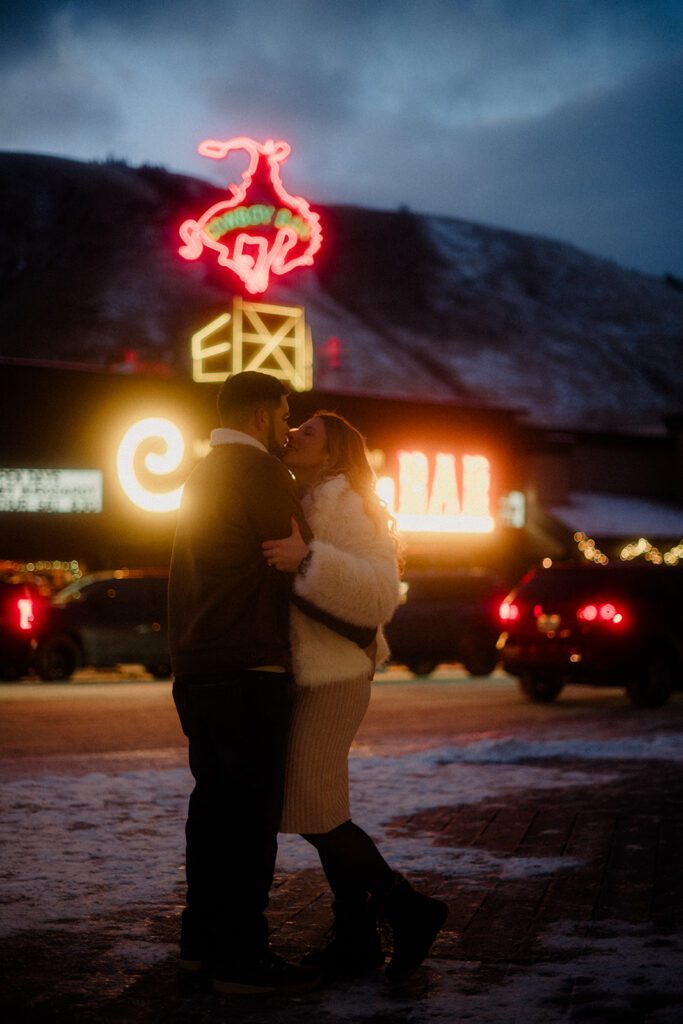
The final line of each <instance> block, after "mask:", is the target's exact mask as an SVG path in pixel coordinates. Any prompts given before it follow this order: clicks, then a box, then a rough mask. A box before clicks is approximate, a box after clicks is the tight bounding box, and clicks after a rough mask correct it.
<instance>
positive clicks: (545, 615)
mask: <svg viewBox="0 0 683 1024" xmlns="http://www.w3.org/2000/svg"><path fill="white" fill-rule="evenodd" d="M500 620H501V624H502V626H503V628H504V630H505V632H504V633H503V634H502V635H501V637H500V639H499V642H498V646H499V649H500V654H501V658H502V664H503V668H505V669H506V670H507V671H508V672H511V673H512V674H513V675H516V676H518V677H519V685H520V688H521V690H522V692H523V693H524V694H525V695H526V696H527V697H528V698H529V699H530V700H532V701H537V702H541V703H546V702H549V701H552V700H554V699H555V697H557V695H558V694H559V693H560V691H561V690H562V687H563V686H564V685H565V683H568V682H571V683H587V684H589V685H593V686H624V687H625V688H626V692H627V693H628V696H629V698H630V700H631V702H632V703H633V704H634V705H635V706H636V707H641V708H642V707H650V708H652V707H660V706H661V705H663V704H665V703H666V701H667V700H668V699H669V697H670V695H671V693H672V691H673V690H674V689H677V688H681V687H683V567H682V568H679V567H673V566H654V565H647V564H645V565H643V564H638V565H634V564H626V565H615V566H597V565H586V566H577V565H571V566H568V565H562V566H553V567H552V568H550V569H534V570H532V571H531V572H529V573H528V574H527V575H526V576H525V577H524V579H523V580H522V581H521V582H520V583H519V585H518V586H517V587H515V589H514V590H513V591H512V592H511V593H510V594H509V595H508V596H507V597H506V599H505V600H504V601H503V603H502V604H501V606H500Z"/></svg>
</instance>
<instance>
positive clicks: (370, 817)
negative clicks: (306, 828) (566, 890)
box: [0, 733, 683, 935]
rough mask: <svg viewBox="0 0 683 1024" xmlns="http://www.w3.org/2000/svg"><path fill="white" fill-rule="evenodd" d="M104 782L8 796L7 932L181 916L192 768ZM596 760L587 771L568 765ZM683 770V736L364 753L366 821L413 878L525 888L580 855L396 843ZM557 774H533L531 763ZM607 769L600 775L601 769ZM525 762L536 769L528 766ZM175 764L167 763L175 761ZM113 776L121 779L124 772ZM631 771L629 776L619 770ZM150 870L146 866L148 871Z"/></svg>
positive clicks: (12, 785)
mask: <svg viewBox="0 0 683 1024" xmlns="http://www.w3.org/2000/svg"><path fill="white" fill-rule="evenodd" d="M117 756H118V755H111V760H112V765H111V766H110V770H106V768H107V757H106V756H105V757H102V758H100V759H99V764H101V765H102V766H103V769H104V770H102V771H98V772H89V773H84V774H80V775H73V774H61V775H60V774H45V775H39V776H35V777H31V778H21V779H9V780H7V781H6V782H5V784H4V785H3V789H2V795H1V798H0V807H1V810H2V818H1V820H2V824H1V826H0V842H2V845H3V847H4V850H3V856H2V869H1V873H0V878H1V879H2V888H1V890H0V910H1V914H0V934H3V935H8V934H11V933H12V932H15V931H18V930H24V929H33V928H40V927H43V926H54V925H56V924H59V925H60V926H62V927H63V926H66V925H74V926H77V924H78V922H83V921H85V920H87V919H88V918H91V917H93V916H95V915H101V914H107V913H110V912H114V911H116V910H119V909H121V908H125V907H127V906H128V907H130V906H134V905H137V904H148V905H152V904H153V905H157V906H163V905H165V904H168V905H169V906H172V905H173V903H174V902H175V901H176V900H177V898H178V895H179V893H180V892H181V889H182V879H183V874H182V872H183V823H184V818H185V811H186V805H187V797H188V795H189V792H190V789H191V785H192V783H191V778H190V775H189V773H188V771H187V769H185V768H177V767H174V768H166V767H161V768H159V767H155V768H147V769H145V770H136V771H117V770H116V759H117ZM563 757H568V758H572V759H581V760H585V761H586V762H587V766H586V770H576V768H574V767H567V768H565V767H563V766H562V764H561V761H560V762H558V759H561V758H563ZM615 758H625V759H629V760H634V759H653V758H655V759H664V760H672V761H681V760H683V737H681V736H679V735H675V734H666V733H662V734H659V735H651V736H648V737H647V738H643V739H637V738H622V739H604V740H600V739H588V740H574V739H571V738H567V739H564V740H556V741H547V742H546V741H538V740H523V739H518V738H514V739H513V738H503V739H497V740H494V739H484V740H480V741H478V742H474V743H469V744H464V745H463V746H460V747H452V746H449V747H442V748H439V749H436V750H427V751H421V752H417V753H407V754H404V755H403V756H400V757H395V756H392V757H378V756H374V755H372V754H369V755H363V754H361V755H360V756H359V755H358V754H355V755H352V757H351V762H350V775H351V788H352V798H353V813H354V818H355V819H356V820H357V821H358V822H359V823H361V824H362V825H363V826H364V827H365V828H366V829H367V830H368V831H369V832H370V833H371V834H372V835H373V836H374V837H375V838H376V839H377V840H378V841H379V842H380V843H382V844H383V850H384V852H385V854H386V856H387V857H388V858H389V859H390V860H391V862H392V863H393V864H395V865H396V866H397V867H399V868H400V869H402V870H406V871H411V870H430V871H434V872H437V873H438V874H441V875H443V876H444V877H454V876H457V877H459V878H461V879H463V878H470V879H471V880H472V881H474V880H476V878H477V877H481V876H482V875H485V876H490V875H491V874H492V873H497V874H499V875H501V876H503V875H504V876H505V877H508V878H510V877H513V878H517V877H525V876H529V875H531V874H538V873H548V872H554V871H556V870H558V869H560V868H562V867H570V866H572V865H573V864H574V863H575V862H574V861H573V860H571V859H570V858H562V857H560V858H552V859H550V858H543V859H538V858H534V859H529V858H514V857H512V858H510V857H507V858H497V857H495V856H494V855H492V854H490V853H487V852H486V851H481V850H472V849H469V848H457V847H455V848H454V847H450V846H449V847H446V846H437V845H431V844H430V843H429V837H428V836H425V834H424V833H421V834H420V835H419V836H418V835H410V834H402V833H398V834H396V832H395V831H393V830H392V833H391V835H390V836H387V834H386V828H385V826H386V824H387V823H388V822H389V821H391V820H392V819H396V818H397V817H401V816H403V815H410V814H414V813H416V812H417V811H424V810H426V809H428V808H429V807H438V806H442V805H448V806H457V805H465V804H473V803H478V802H480V801H482V800H484V799H487V798H491V797H504V796H505V795H506V794H513V793H518V792H528V791H529V790H534V789H535V790H538V789H553V788H557V787H563V788H565V787H569V786H584V785H589V784H599V783H601V782H607V781H609V780H610V779H611V778H613V777H614V776H613V775H611V774H610V773H608V772H606V771H605V767H604V762H605V760H609V759H615ZM548 759H552V763H551V764H548V763H544V764H533V763H528V762H529V760H537V761H540V762H547V761H548ZM594 759H598V760H600V761H601V765H600V768H599V769H597V768H596V767H595V766H594V767H592V768H591V766H590V763H589V762H590V761H591V760H594ZM522 762H525V763H522ZM162 764H163V762H162ZM111 767H113V768H114V771H111ZM617 770H618V769H617V768H616V766H615V771H617ZM141 865H144V868H143V870H141ZM316 865H317V859H316V856H315V854H314V851H313V850H312V849H311V848H310V847H309V846H308V845H307V844H306V843H305V842H304V841H303V840H301V839H300V838H299V837H298V836H283V837H281V842H280V852H279V857H278V870H279V871H283V872H292V871H297V870H300V869H302V868H305V867H313V866H316Z"/></svg>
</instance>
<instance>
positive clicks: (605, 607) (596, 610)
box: [576, 601, 624, 626]
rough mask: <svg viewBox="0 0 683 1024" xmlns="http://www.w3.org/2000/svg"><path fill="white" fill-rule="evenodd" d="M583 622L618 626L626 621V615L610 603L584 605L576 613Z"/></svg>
mask: <svg viewBox="0 0 683 1024" xmlns="http://www.w3.org/2000/svg"><path fill="white" fill-rule="evenodd" d="M576 617H577V619H580V621H581V622H598V623H608V624H610V625H614V626H618V625H619V623H621V622H623V621H624V613H623V611H621V610H620V609H619V608H617V606H616V605H614V604H612V603H611V602H609V601H605V602H603V603H601V604H584V605H583V606H582V607H581V608H579V610H578V611H577V613H576Z"/></svg>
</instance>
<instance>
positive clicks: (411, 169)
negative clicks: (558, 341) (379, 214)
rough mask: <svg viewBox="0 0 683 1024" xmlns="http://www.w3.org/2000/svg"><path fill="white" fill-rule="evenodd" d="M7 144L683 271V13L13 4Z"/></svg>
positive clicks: (608, 3) (625, 3)
mask: <svg viewBox="0 0 683 1024" xmlns="http://www.w3.org/2000/svg"><path fill="white" fill-rule="evenodd" d="M3 9H4V13H3V14H2V15H1V16H0V18H1V19H2V44H1V50H0V54H1V60H0V97H2V100H1V102H0V140H1V142H0V144H1V145H2V148H3V149H8V150H25V151H33V152H44V153H55V154H59V155H63V156H71V157H77V158H81V159H91V158H104V157H107V156H109V155H113V156H116V157H120V158H123V159H126V160H128V161H129V162H130V163H133V164H138V163H158V164H163V165H164V166H166V167H168V168H170V169H172V170H179V171H185V172H189V173H191V174H197V175H200V176H204V177H211V178H212V179H213V180H216V181H218V182H219V183H221V184H225V176H224V166H223V168H222V167H221V165H220V164H214V163H213V161H208V160H206V159H204V158H202V157H200V156H198V155H197V154H196V146H197V143H198V142H199V141H200V140H201V139H202V138H205V137H215V138H229V137H231V136H233V135H238V134H246V135H251V136H252V137H254V138H256V139H259V140H262V139H265V138H267V137H275V138H284V139H287V140H288V141H289V142H290V143H291V145H292V147H293V153H292V156H291V157H290V160H289V163H288V164H287V166H286V167H285V171H284V173H283V177H284V180H285V184H286V185H287V187H288V188H289V190H290V191H292V192H298V193H300V194H303V195H306V196H307V198H310V199H311V200H313V201H316V200H317V201H319V202H341V203H357V204H360V205H365V206H374V207H381V208H386V209H392V208H395V207H397V206H399V205H400V204H407V205H409V206H410V207H411V209H413V210H415V211H418V212H426V213H441V214H446V215H452V216H456V217H463V218H465V219H469V220H476V221H479V222H482V223H485V224H491V225H497V226H503V227H510V228H513V229H516V230H522V231H528V232H533V233H537V234H543V235H547V236H549V237H552V238H558V239H563V240H566V241H570V242H573V243H575V244H576V245H579V246H580V247H582V248H584V249H587V250H589V251H591V252H594V253H597V254H599V255H604V256H608V257H611V258H613V259H616V260H617V261H618V262H620V263H622V264H623V265H625V266H630V267H636V268H638V269H643V270H646V271H649V272H652V273H655V274H661V273H664V272H667V271H671V272H674V273H676V274H678V275H679V276H682V277H683V244H682V241H683V203H682V201H681V192H682V190H683V189H682V185H681V182H682V181H683V159H682V157H683V99H682V97H683V0H340V2H335V0H240V2H233V0H128V2H126V0H14V2H13V3H12V2H7V3H5V4H4V5H3Z"/></svg>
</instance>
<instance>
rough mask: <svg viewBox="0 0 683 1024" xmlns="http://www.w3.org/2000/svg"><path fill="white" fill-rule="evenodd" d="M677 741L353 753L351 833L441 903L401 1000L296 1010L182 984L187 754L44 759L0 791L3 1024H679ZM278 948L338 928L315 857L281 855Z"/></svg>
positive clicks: (510, 743)
mask: <svg viewBox="0 0 683 1024" xmlns="http://www.w3.org/2000/svg"><path fill="white" fill-rule="evenodd" d="M682 763H683V737H682V736H681V735H679V734H678V733H676V732H670V731H660V732H658V733H655V734H650V735H647V736H646V737H645V738H635V737H633V736H622V737H612V738H608V739H606V738H604V737H600V736H596V737H593V738H585V737H584V738H576V739H574V738H572V737H571V736H568V737H566V738H564V739H561V740H553V741H545V742H544V741H539V740H523V739H519V738H516V739H484V740H479V741H478V742H471V743H464V744H463V745H462V746H451V747H447V748H441V749H438V750H427V751H422V752H418V753H415V752H412V753H406V754H404V755H403V756H400V757H397V756H392V757H378V756H375V755H373V754H371V753H370V752H368V751H357V752H356V753H355V755H354V756H353V757H352V762H351V775H352V792H353V795H354V816H355V818H356V820H358V822H359V823H361V824H363V825H364V827H366V828H367V829H368V831H370V832H371V833H372V834H373V835H374V836H375V837H376V838H377V839H378V840H379V841H380V843H381V847H382V851H383V853H384V854H385V856H386V857H387V859H388V860H389V861H390V862H391V863H392V864H393V865H394V866H396V867H397V868H399V869H400V870H402V871H404V872H406V873H407V874H408V875H409V876H410V877H411V879H413V880H414V881H415V882H416V883H418V884H419V885H421V886H422V887H424V888H425V889H426V890H428V891H432V892H434V893H435V894H438V895H440V896H441V897H442V898H444V899H446V900H447V901H448V902H449V904H450V906H451V914H450V917H449V921H448V924H447V927H446V929H445V930H444V932H443V933H442V935H441V936H440V937H439V939H438V940H437V943H436V944H435V946H434V949H433V951H432V956H431V958H430V960H429V961H428V964H427V967H426V969H425V970H424V971H423V972H421V974H420V975H419V977H418V978H417V979H416V981H415V984H414V985H412V987H411V990H410V991H406V992H396V993H392V992H389V991H387V989H386V988H385V986H384V983H383V980H382V975H381V973H378V974H377V976H376V977H371V978H368V979H367V980H364V981H363V982H362V983H355V984H349V985H343V986H336V987H334V988H329V989H325V990H322V991H320V992H317V993H311V994H309V995H307V996H305V997H303V996H302V997H300V998H298V999H292V1000H288V1001H277V1000H276V1001H272V1000H269V1001H265V1002H264V1001H261V1002H257V1003H254V1002H243V1001H242V1002H237V1003H226V1002H225V1001H224V1000H221V999H218V998H217V997H214V996H212V995H210V994H202V993H197V994H190V995H188V994H182V993H179V992H178V991H177V989H176V987H175V980H174V955H175V941H176V933H177V915H178V908H179V904H180V902H181V900H182V824H183V819H184V812H185V804H186V799H187V795H188V792H189V789H190V779H189V777H188V774H187V770H186V768H185V766H184V764H183V760H182V756H181V754H180V753H179V752H168V753H165V752H160V753H159V755H158V756H156V757H150V756H149V755H147V756H146V757H145V759H144V761H143V760H141V761H140V763H139V764H137V763H136V762H135V757H134V756H131V755H126V756H117V755H109V756H104V757H98V758H96V759H94V758H81V759H79V758H75V757H74V758H69V759H62V761H61V762H59V764H57V763H56V762H50V760H49V759H44V760H43V761H42V762H36V764H34V765H32V766H31V770H30V772H28V773H27V774H25V775H24V776H21V775H18V776H17V775H16V773H15V772H12V773H9V772H8V773H6V775H7V777H6V779H5V781H4V783H3V787H2V802H3V805H4V806H3V816H2V821H3V825H2V839H3V844H4V853H3V861H2V893H1V897H0V898H1V901H2V903H1V907H2V918H1V924H0V936H1V938H0V955H1V956H2V965H3V966H2V970H3V974H4V978H3V982H2V1001H1V1003H0V1010H2V1011H3V1019H4V1020H8V1021H17V1022H19V1021H21V1022H22V1024H33V1022H35V1024H38V1022H41V1024H43V1022H48V1021H64V1022H68V1024H79V1022H93V1024H94V1022H96V1021H97V1022H112V1024H113V1022H124V1021H125V1022H127V1024H147V1022H150V1024H151V1022H160V1021H164V1022H176V1024H185V1022H187V1024H190V1022H192V1024H194V1022H199V1021H202V1022H208V1024H213V1022H218V1021H225V1020H229V1021H234V1022H238V1021H239V1022H245V1024H247V1022H248V1024H262V1022H266V1021H269V1022H270V1021H272V1022H275V1024H280V1022H281V1024H318V1022H319V1021H320V1022H325V1024H341V1022H342V1021H344V1022H358V1024H370V1022H374V1024H380V1022H381V1024H420V1022H425V1024H426V1022H431V1021H441V1022H446V1024H451V1022H455V1021H460V1020H472V1021H477V1022H487V1024H488V1022H490V1024H509V1022H510V1024H512V1022H517V1021H519V1022H520V1024H521V1022H524V1024H536V1022H538V1024H541V1022H542V1024H554V1022H564V1021H576V1022H578V1021H582V1022H595V1024H598V1022H600V1024H603V1022H605V1021H608V1020H616V1021H619V1024H631V1022H633V1024H636V1022H648V1024H674V1022H676V1024H678V1022H680V1021H681V1019H683V982H682V981H681V978H680V964H681V963H683V932H682V930H681V922H682V918H683V870H682V868H681V865H682V864H683V772H682V771H681V768H682ZM271 921H272V927H273V941H274V944H275V945H276V947H278V948H279V949H280V950H281V951H283V952H284V953H285V954H287V955H290V956H292V957H298V956H300V955H301V953H302V952H304V951H305V950H306V949H308V948H311V947H312V946H314V945H315V944H316V943H317V942H318V941H319V939H320V937H321V934H322V932H323V931H324V929H325V928H326V927H327V925H328V923H329V898H328V894H327V891H326V888H325V884H324V879H323V877H322V874H321V873H320V871H319V869H318V868H317V866H316V862H315V858H314V857H313V856H312V851H310V849H309V848H308V847H307V846H306V845H305V844H304V843H303V841H302V840H300V839H299V838H298V837H284V838H283V841H282V843H281V849H280V857H279V860H278V874H277V878H276V885H275V886H274V889H273V895H272V901H271Z"/></svg>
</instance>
